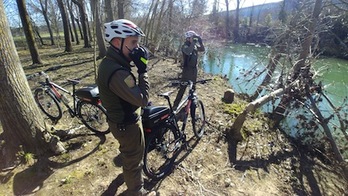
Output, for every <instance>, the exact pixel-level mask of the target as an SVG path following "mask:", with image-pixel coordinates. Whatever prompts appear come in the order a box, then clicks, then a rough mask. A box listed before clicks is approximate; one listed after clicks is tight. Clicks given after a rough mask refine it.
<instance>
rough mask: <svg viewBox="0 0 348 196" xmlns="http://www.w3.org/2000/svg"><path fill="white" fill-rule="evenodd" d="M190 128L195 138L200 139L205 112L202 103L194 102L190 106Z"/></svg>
mask: <svg viewBox="0 0 348 196" xmlns="http://www.w3.org/2000/svg"><path fill="white" fill-rule="evenodd" d="M191 118H192V128H193V132H194V134H195V136H196V137H197V138H201V137H202V136H203V134H204V128H205V111H204V106H203V102H202V101H201V100H195V101H193V102H192V104H191Z"/></svg>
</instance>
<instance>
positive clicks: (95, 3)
mask: <svg viewBox="0 0 348 196" xmlns="http://www.w3.org/2000/svg"><path fill="white" fill-rule="evenodd" d="M90 3H91V8H92V12H93V15H94V22H95V35H96V37H97V44H98V49H99V54H98V57H97V59H99V58H103V57H104V56H105V55H106V47H105V42H104V36H103V32H102V29H101V28H102V25H101V22H100V11H99V10H100V7H101V6H100V0H92V1H91V2H90Z"/></svg>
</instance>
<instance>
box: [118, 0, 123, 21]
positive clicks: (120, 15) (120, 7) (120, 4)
mask: <svg viewBox="0 0 348 196" xmlns="http://www.w3.org/2000/svg"><path fill="white" fill-rule="evenodd" d="M117 16H118V18H119V19H122V18H124V0H118V1H117Z"/></svg>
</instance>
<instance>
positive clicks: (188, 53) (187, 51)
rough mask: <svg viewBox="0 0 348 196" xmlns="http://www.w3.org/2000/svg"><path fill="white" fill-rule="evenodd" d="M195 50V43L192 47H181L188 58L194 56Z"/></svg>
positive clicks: (186, 45) (185, 45)
mask: <svg viewBox="0 0 348 196" xmlns="http://www.w3.org/2000/svg"><path fill="white" fill-rule="evenodd" d="M194 49H195V44H194V43H191V44H190V45H188V44H184V45H182V47H181V50H182V52H183V53H184V54H185V55H187V56H190V55H192V53H193V50H194Z"/></svg>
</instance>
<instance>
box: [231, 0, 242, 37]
mask: <svg viewBox="0 0 348 196" xmlns="http://www.w3.org/2000/svg"><path fill="white" fill-rule="evenodd" d="M240 1H241V0H237V7H236V19H235V22H234V28H233V38H234V42H235V43H238V42H239V7H240Z"/></svg>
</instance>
